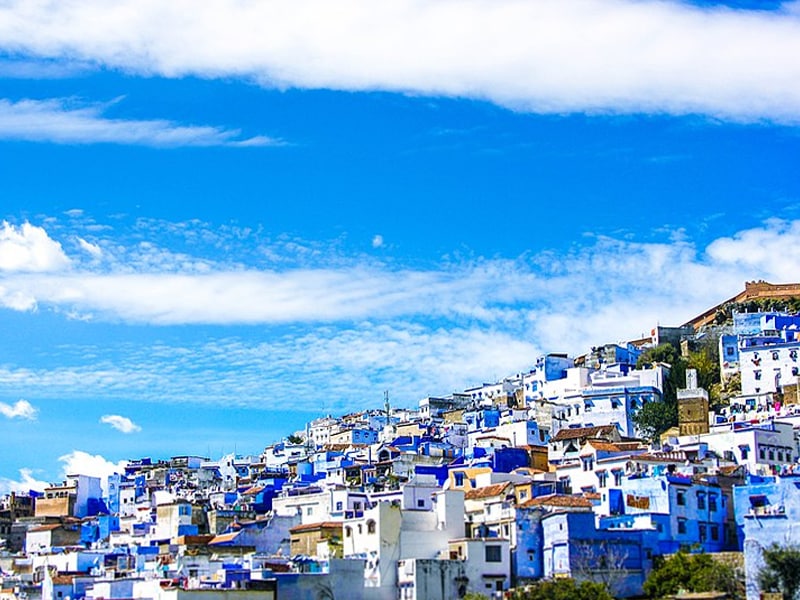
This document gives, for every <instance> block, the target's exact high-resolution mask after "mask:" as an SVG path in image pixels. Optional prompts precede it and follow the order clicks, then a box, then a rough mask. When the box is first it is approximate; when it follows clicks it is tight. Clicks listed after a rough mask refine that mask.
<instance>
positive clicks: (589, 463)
mask: <svg viewBox="0 0 800 600" xmlns="http://www.w3.org/2000/svg"><path fill="white" fill-rule="evenodd" d="M593 468H594V458H593V457H591V456H587V457H585V458H584V459H583V470H584V471H591V470H592V469H593Z"/></svg>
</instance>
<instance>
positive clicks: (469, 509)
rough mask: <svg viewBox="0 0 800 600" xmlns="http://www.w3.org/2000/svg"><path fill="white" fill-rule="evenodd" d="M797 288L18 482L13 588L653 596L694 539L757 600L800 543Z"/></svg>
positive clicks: (6, 557)
mask: <svg viewBox="0 0 800 600" xmlns="http://www.w3.org/2000/svg"><path fill="white" fill-rule="evenodd" d="M798 299H800V284H770V283H767V282H764V281H757V282H747V283H746V284H745V289H744V291H743V292H742V293H740V294H738V295H737V296H735V297H733V298H730V299H728V300H726V301H724V302H722V303H720V304H719V305H717V306H715V307H712V308H710V309H709V310H707V311H706V312H704V313H703V314H701V315H698V316H696V317H694V318H693V319H691V320H689V321H687V322H686V323H684V324H682V325H677V326H670V327H667V326H660V325H656V326H654V327H653V328H652V331H651V332H650V335H649V336H646V337H644V338H642V339H636V340H627V341H624V342H612V341H610V340H591V341H589V343H591V344H597V345H593V346H588V347H587V351H586V353H585V354H583V355H581V356H568V355H567V354H563V353H557V352H551V353H548V354H544V355H542V356H538V357H531V360H530V362H529V368H527V369H526V370H524V371H523V372H519V373H513V374H510V375H508V376H506V377H504V378H502V379H501V380H499V381H493V382H489V383H482V384H479V385H474V386H472V387H469V388H468V389H464V390H461V391H458V392H454V393H449V394H447V395H442V396H426V397H423V398H422V399H421V400H420V401H419V403H418V405H416V406H412V407H405V408H403V407H398V406H394V405H393V403H392V397H391V390H390V391H388V392H384V391H382V390H380V391H377V393H376V397H377V398H376V402H375V406H374V407H372V408H370V409H367V410H363V411H360V412H355V413H352V414H347V415H324V416H323V415H321V416H320V417H319V418H316V419H314V420H312V421H310V422H308V423H307V424H306V426H305V428H303V429H302V430H299V431H296V432H292V433H290V434H288V435H287V436H286V437H285V438H284V439H283V440H281V441H279V442H277V443H273V444H270V445H268V446H266V447H265V448H264V449H263V451H262V452H260V453H258V454H256V455H252V456H240V455H236V454H231V455H227V456H223V457H221V458H219V459H217V460H212V459H211V458H209V457H206V456H174V457H170V458H168V459H157V458H153V457H135V458H132V459H131V460H129V461H128V462H127V466H126V467H125V469H124V472H120V473H116V474H114V475H112V476H110V477H109V478H108V479H107V480H101V479H100V478H98V477H93V476H90V475H87V474H82V473H74V474H70V475H69V476H67V477H66V479H65V480H64V481H61V482H57V483H52V484H51V485H50V486H49V487H47V488H46V489H45V490H43V491H41V492H37V491H30V492H28V493H23V492H17V493H11V494H9V495H7V496H5V497H4V498H2V501H1V502H0V544H1V546H0V549H2V553H0V583H1V585H0V587H1V588H2V592H0V600H11V599H22V598H28V599H35V598H47V599H49V598H58V599H66V598H71V599H87V600H99V599H101V598H102V599H125V598H148V599H153V600H155V599H181V598H186V599H189V598H191V599H195V598H204V599H207V600H212V599H216V598H220V599H223V598H224V599H226V600H228V599H241V600H249V599H251V598H264V599H276V598H281V599H284V598H297V599H322V598H327V599H331V598H347V599H354V600H390V599H392V600H394V599H398V598H399V599H402V600H423V599H426V600H437V599H442V600H445V599H452V598H464V597H466V596H470V597H473V598H479V597H487V598H494V597H509V594H511V593H512V590H515V589H520V588H524V586H526V585H529V584H533V583H535V582H539V581H547V580H558V579H564V578H572V579H574V580H576V581H592V582H597V583H601V584H603V585H604V586H605V587H606V588H607V589H608V592H609V593H610V594H611V595H612V596H613V597H615V598H635V597H645V595H646V594H645V582H646V581H647V579H648V576H649V575H650V573H651V572H652V571H653V569H654V567H655V565H656V564H657V562H658V561H659V560H660V559H661V558H662V557H666V556H670V555H674V554H675V553H677V552H687V553H692V554H696V553H705V554H708V555H710V556H712V558H714V560H719V561H724V562H726V563H727V564H731V565H733V566H734V568H735V570H737V571H739V572H740V573H741V578H742V581H743V591H742V593H743V594H744V595H746V597H747V598H748V600H756V599H758V598H760V597H762V596H761V594H762V592H763V591H764V590H762V589H761V585H762V584H761V579H760V578H759V573H760V572H761V570H762V568H763V566H764V556H763V555H764V551H765V550H766V549H767V548H769V547H771V545H772V544H773V543H775V542H779V543H781V544H786V545H791V544H798V543H800V530H798V528H797V526H796V524H797V523H798V522H800V444H799V433H800V385H798V383H799V382H800V362H799V361H798V354H799V353H800V314H797V312H798V311H797V309H798V308H800V306H798V304H797V302H798ZM609 334H610V335H613V332H609ZM420 392H421V393H420V396H423V395H424V394H425V393H426V392H427V393H429V392H430V391H425V390H420ZM709 597H711V596H709ZM713 597H715V598H727V597H732V596H728V595H725V594H724V593H721V594H720V595H718V596H713Z"/></svg>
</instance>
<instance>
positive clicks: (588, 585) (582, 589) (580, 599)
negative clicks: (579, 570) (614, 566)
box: [509, 579, 614, 600]
mask: <svg viewBox="0 0 800 600" xmlns="http://www.w3.org/2000/svg"><path fill="white" fill-rule="evenodd" d="M509 597H510V598H512V600H614V598H613V596H612V595H611V594H609V593H608V590H606V588H605V586H604V585H603V584H601V583H595V582H593V581H581V582H580V583H577V582H576V581H575V580H574V579H552V580H547V581H539V582H537V583H534V584H532V585H529V586H526V587H524V588H517V589H515V590H512V591H511V594H510V596H509Z"/></svg>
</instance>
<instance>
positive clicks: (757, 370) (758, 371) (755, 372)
mask: <svg viewBox="0 0 800 600" xmlns="http://www.w3.org/2000/svg"><path fill="white" fill-rule="evenodd" d="M753 377H755V378H756V381H758V380H759V379H761V369H756V370H755V371H753Z"/></svg>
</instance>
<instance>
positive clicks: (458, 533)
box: [344, 490, 464, 600]
mask: <svg viewBox="0 0 800 600" xmlns="http://www.w3.org/2000/svg"><path fill="white" fill-rule="evenodd" d="M463 535H464V494H463V493H462V492H460V491H453V490H448V491H446V492H439V493H437V494H436V501H435V503H434V509H433V510H410V509H403V508H402V507H401V503H400V502H399V501H397V502H378V503H377V504H375V505H374V506H373V507H372V508H370V509H368V510H367V511H365V512H364V515H363V517H360V518H356V519H346V520H345V522H344V556H345V557H355V558H364V559H366V561H367V565H366V569H365V573H364V577H365V585H366V587H367V588H371V590H368V591H370V593H369V594H367V595H368V597H370V598H381V599H383V598H385V599H387V600H389V599H391V600H394V599H395V598H396V596H397V566H398V561H399V560H403V559H409V558H438V557H439V556H440V555H442V554H443V553H446V552H447V549H448V541H449V540H451V539H454V538H457V537H463Z"/></svg>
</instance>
